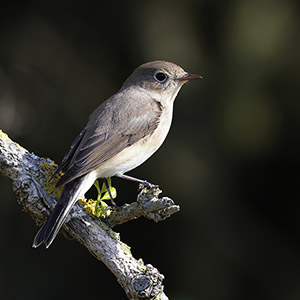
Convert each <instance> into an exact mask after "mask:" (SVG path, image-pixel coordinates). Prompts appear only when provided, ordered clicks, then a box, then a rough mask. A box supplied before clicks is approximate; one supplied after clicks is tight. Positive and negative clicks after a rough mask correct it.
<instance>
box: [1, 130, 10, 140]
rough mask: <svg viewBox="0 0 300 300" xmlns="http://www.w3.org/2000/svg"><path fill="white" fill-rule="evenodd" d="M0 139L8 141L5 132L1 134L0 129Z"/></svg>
mask: <svg viewBox="0 0 300 300" xmlns="http://www.w3.org/2000/svg"><path fill="white" fill-rule="evenodd" d="M0 139H1V140H3V141H8V140H9V137H8V135H7V134H6V133H5V132H3V131H2V130H1V129H0Z"/></svg>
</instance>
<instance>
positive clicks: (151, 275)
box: [130, 264, 164, 299]
mask: <svg viewBox="0 0 300 300" xmlns="http://www.w3.org/2000/svg"><path fill="white" fill-rule="evenodd" d="M163 280H164V275H162V274H160V273H159V272H158V270H157V269H156V268H154V267H153V266H152V265H150V264H148V265H146V266H145V270H144V274H138V275H136V276H135V277H133V278H132V281H131V285H130V286H131V287H132V288H133V289H134V290H133V291H131V295H130V296H131V298H130V299H153V298H154V297H157V296H158V295H160V294H161V293H162V292H163V288H164V286H163V284H162V281H163Z"/></svg>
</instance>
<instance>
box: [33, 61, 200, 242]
mask: <svg viewBox="0 0 300 300" xmlns="http://www.w3.org/2000/svg"><path fill="white" fill-rule="evenodd" d="M200 78H202V76H200V75H196V74H190V73H187V72H186V71H184V69H183V68H181V67H180V66H178V65H176V64H175V63H172V62H167V61H162V60H158V61H151V62H147V63H144V64H142V65H140V66H139V67H137V68H136V69H135V70H134V71H133V73H132V74H131V75H130V76H129V77H128V78H127V80H126V81H125V82H124V83H123V85H122V86H121V88H120V89H119V91H118V92H117V93H115V94H114V95H113V96H111V97H110V98H108V99H107V100H106V101H104V102H103V103H101V104H100V105H99V106H98V107H97V108H96V109H95V110H94V112H93V113H92V114H91V115H90V117H89V120H88V123H87V125H86V126H85V127H84V128H83V130H82V131H81V132H80V133H79V135H78V136H77V137H76V138H75V140H74V141H73V143H72V145H71V147H70V149H69V150H68V151H67V153H66V155H65V156H64V158H63V159H62V162H61V164H60V165H59V166H58V168H57V170H56V172H55V174H57V173H59V172H60V171H61V170H63V171H64V172H65V173H64V175H63V176H62V177H60V179H59V180H58V182H57V183H56V187H60V186H64V187H63V191H62V194H61V196H60V198H59V200H58V201H57V204H56V205H55V207H54V209H53V211H52V213H51V214H50V216H49V218H48V220H47V222H46V223H44V225H43V226H42V227H41V228H40V229H39V231H38V232H37V234H36V236H35V238H34V241H33V245H32V246H33V247H34V248H36V247H39V246H40V245H41V244H44V245H45V247H46V248H48V247H49V246H50V245H51V243H52V242H53V240H54V239H55V237H56V235H57V234H58V232H59V230H60V228H61V227H62V225H63V223H64V222H65V220H66V217H67V215H68V214H69V212H70V210H71V209H72V207H73V206H74V204H75V203H76V201H77V200H78V199H79V198H81V197H84V195H85V193H86V192H87V191H88V190H89V189H90V187H91V186H92V185H93V183H94V182H95V180H96V179H98V178H103V179H107V178H110V177H113V176H117V177H120V178H123V179H128V180H131V181H136V182H138V183H142V184H143V185H145V186H151V184H150V183H148V182H147V181H145V180H141V179H137V178H134V177H131V176H129V175H127V174H125V173H127V172H129V171H130V170H132V169H134V168H136V167H138V166H139V165H141V164H142V163H143V162H145V161H146V160H147V159H148V158H149V157H150V156H151V155H152V154H153V153H154V152H156V151H157V149H158V148H159V147H160V146H161V145H162V143H163V142H164V140H165V138H166V136H167V134H168V132H169V129H170V127H171V122H172V115H173V104H174V100H175V98H176V96H177V94H178V92H179V90H180V89H181V87H182V86H183V85H184V84H185V83H186V82H188V81H191V80H195V79H200ZM55 174H54V175H55Z"/></svg>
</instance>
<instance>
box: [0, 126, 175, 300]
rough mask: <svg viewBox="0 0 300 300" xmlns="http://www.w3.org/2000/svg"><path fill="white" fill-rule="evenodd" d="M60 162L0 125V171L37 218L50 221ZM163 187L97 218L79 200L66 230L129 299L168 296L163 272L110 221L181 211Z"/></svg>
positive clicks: (161, 216)
mask: <svg viewBox="0 0 300 300" xmlns="http://www.w3.org/2000/svg"><path fill="white" fill-rule="evenodd" d="M55 168H56V165H55V163H54V162H53V161H52V160H50V159H46V158H41V157H38V156H37V155H35V154H33V153H30V152H28V151H27V150H26V149H24V148H23V147H21V146H20V145H19V144H17V143H15V142H13V141H12V140H11V139H10V138H9V137H8V136H7V135H6V134H5V133H3V132H2V131H1V130H0V172H1V173H2V175H4V176H6V177H8V178H9V179H10V180H11V182H12V187H13V191H14V193H15V195H16V196H17V201H18V202H19V203H20V204H21V205H22V207H23V208H24V210H25V211H26V212H27V213H29V214H30V215H31V217H32V218H33V219H34V220H36V222H37V223H38V224H41V223H43V222H45V221H46V219H47V217H48V215H49V214H50V211H52V209H53V208H54V206H55V204H56V202H57V200H58V197H59V195H60V192H61V189H56V188H55V182H56V181H57V178H56V179H54V180H53V181H52V182H49V178H50V177H51V175H52V174H53V170H54V169H55ZM160 193H161V191H160V190H159V188H158V187H155V188H152V189H150V190H146V189H142V190H141V192H140V193H139V195H138V197H137V201H136V202H133V203H131V204H125V205H123V206H122V207H119V208H118V209H116V210H113V212H112V214H111V215H110V216H109V217H108V218H107V219H105V220H99V219H95V218H94V217H92V216H90V215H88V214H86V212H85V211H84V210H83V208H82V207H81V206H80V205H79V204H76V205H75V206H74V208H73V209H72V211H71V213H70V214H69V216H68V218H67V220H66V222H65V224H64V225H63V227H62V231H63V233H64V234H65V235H68V237H71V238H72V239H75V240H77V241H78V242H80V243H81V244H83V245H84V246H85V247H86V248H87V249H88V250H89V251H90V253H91V254H92V255H94V256H95V257H96V258H97V259H98V260H100V261H102V262H103V263H104V264H105V265H106V266H107V267H108V268H109V270H110V271H111V272H112V273H113V274H114V275H115V276H116V278H117V280H118V282H119V284H120V285H121V286H122V288H123V289H124V291H125V293H126V295H127V297H128V298H129V299H153V300H154V299H168V297H167V296H166V295H165V294H164V291H163V288H164V287H163V285H162V281H163V279H164V276H163V275H162V274H160V273H159V272H158V270H157V269H156V268H154V267H153V266H152V265H150V264H147V265H144V263H143V261H142V260H136V259H135V258H134V257H133V256H132V254H131V252H130V247H129V246H127V245H126V244H124V243H123V242H122V241H121V240H120V236H119V234H118V233H115V232H114V231H113V230H112V229H111V227H113V226H115V225H118V224H122V223H124V222H127V221H130V220H132V219H136V218H138V217H140V216H145V217H146V218H149V219H152V220H154V221H155V222H158V221H162V220H164V219H166V218H167V217H169V216H171V215H172V214H174V213H176V212H178V211H179V206H177V205H174V202H173V201H172V200H171V199H170V198H167V197H163V198H161V199H160V198H158V195H159V194H160Z"/></svg>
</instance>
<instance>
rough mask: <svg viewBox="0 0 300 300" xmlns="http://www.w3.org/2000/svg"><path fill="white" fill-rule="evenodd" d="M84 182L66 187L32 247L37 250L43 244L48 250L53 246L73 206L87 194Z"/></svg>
mask: <svg viewBox="0 0 300 300" xmlns="http://www.w3.org/2000/svg"><path fill="white" fill-rule="evenodd" d="M83 181H84V177H81V178H77V179H75V180H73V181H72V182H70V183H68V184H66V185H65V187H64V190H63V192H62V194H61V197H60V199H59V200H58V202H57V204H56V206H55V207H54V209H53V211H52V213H51V214H50V216H49V218H48V221H47V222H46V223H45V224H44V225H43V226H42V227H41V228H40V230H39V231H38V233H37V234H36V236H35V238H34V240H33V244H32V247H34V248H37V247H38V246H40V245H41V244H45V246H46V248H48V247H49V246H50V245H51V243H52V242H53V240H54V239H55V237H56V235H57V234H58V232H59V229H60V228H61V226H62V225H63V223H64V221H65V219H66V217H67V215H68V214H69V212H70V210H71V209H72V207H73V205H74V204H75V203H76V201H77V199H79V197H81V196H82V195H83V194H84V193H85V192H86V191H84V192H83V193H82V188H81V187H82V183H83Z"/></svg>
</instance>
